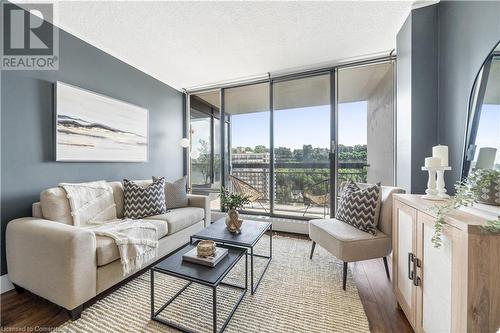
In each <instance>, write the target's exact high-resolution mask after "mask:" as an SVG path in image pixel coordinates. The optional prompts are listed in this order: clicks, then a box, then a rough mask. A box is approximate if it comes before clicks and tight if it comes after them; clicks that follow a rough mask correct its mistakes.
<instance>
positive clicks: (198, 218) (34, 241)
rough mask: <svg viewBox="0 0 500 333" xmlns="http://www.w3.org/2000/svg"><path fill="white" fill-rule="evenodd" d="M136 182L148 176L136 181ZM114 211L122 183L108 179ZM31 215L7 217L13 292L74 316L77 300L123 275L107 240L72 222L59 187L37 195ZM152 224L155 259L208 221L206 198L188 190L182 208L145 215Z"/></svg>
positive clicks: (120, 214) (120, 202)
mask: <svg viewBox="0 0 500 333" xmlns="http://www.w3.org/2000/svg"><path fill="white" fill-rule="evenodd" d="M139 182H140V183H142V184H147V183H150V182H151V181H139ZM109 184H110V186H111V187H112V188H113V196H114V200H115V204H116V210H117V216H118V217H119V218H122V217H123V212H124V209H123V187H122V184H121V182H110V183H109ZM32 215H33V217H25V218H19V219H16V220H13V221H10V222H9V223H8V225H7V231H6V251H7V252H6V254H7V268H8V274H9V278H10V280H11V281H12V282H13V283H14V286H15V287H16V289H17V290H18V291H20V292H21V291H23V290H24V289H27V290H29V291H30V292H33V293H34V294H36V295H39V296H41V297H43V298H45V299H47V300H49V301H51V302H53V303H56V304H58V305H60V306H62V307H64V308H66V309H68V310H69V312H70V316H71V318H72V319H76V318H78V317H79V316H80V313H81V311H82V309H83V303H85V302H86V301H88V300H90V299H92V298H93V297H95V296H96V295H98V294H99V293H101V292H103V291H105V290H106V289H108V288H110V287H112V286H113V285H115V284H116V283H118V282H120V281H122V280H123V279H125V278H127V277H128V276H130V275H131V274H134V273H136V272H132V273H130V274H128V275H127V276H123V273H122V265H121V263H120V260H119V259H120V258H119V252H118V247H117V246H116V244H115V242H114V240H113V239H111V238H109V237H104V236H96V235H95V234H94V232H92V231H90V230H87V229H85V228H80V227H75V226H73V219H72V217H71V212H70V206H69V201H68V199H67V197H66V192H65V191H64V190H63V189H62V188H59V187H55V188H50V189H47V190H45V191H43V192H42V193H41V194H40V202H37V203H34V204H33V214H32ZM147 219H148V220H149V221H151V222H152V223H153V224H155V225H156V226H157V227H158V231H159V234H160V237H161V239H160V240H159V249H158V257H157V258H155V259H153V260H151V263H152V262H154V261H156V260H158V259H159V258H161V257H163V256H165V255H167V254H169V253H170V252H172V251H174V250H176V249H177V248H179V247H180V246H182V245H183V244H185V243H187V242H189V236H191V235H192V234H194V233H196V232H198V231H200V230H202V229H203V228H204V227H206V226H207V225H209V224H210V204H209V200H208V197H205V196H197V195H189V196H188V207H183V208H176V209H172V210H170V211H169V212H167V213H166V214H163V215H157V216H151V217H148V218H147Z"/></svg>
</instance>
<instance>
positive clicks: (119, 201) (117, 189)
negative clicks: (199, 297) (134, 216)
mask: <svg viewBox="0 0 500 333" xmlns="http://www.w3.org/2000/svg"><path fill="white" fill-rule="evenodd" d="M134 183H135V184H138V185H140V186H141V187H146V186H148V185H149V184H151V183H152V181H151V180H149V179H147V180H134ZM108 184H109V186H111V188H112V189H113V197H114V198H115V205H116V217H118V218H119V219H121V218H123V217H124V215H125V208H124V205H125V202H124V201H125V199H124V196H123V184H122V182H109V183H108Z"/></svg>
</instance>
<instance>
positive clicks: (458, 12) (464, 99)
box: [438, 1, 500, 191]
mask: <svg viewBox="0 0 500 333" xmlns="http://www.w3.org/2000/svg"><path fill="white" fill-rule="evenodd" d="M498 41H500V2H496V1H453V2H451V1H442V2H440V3H439V114H438V117H439V128H438V140H439V142H440V143H442V144H445V145H448V146H449V148H450V151H449V154H450V165H451V166H452V167H453V170H452V171H451V172H448V173H447V174H446V184H447V187H448V190H449V191H450V190H452V189H453V184H454V183H455V182H456V181H458V180H459V179H460V171H461V167H462V155H463V149H464V136H465V126H466V121H467V113H468V103H469V94H470V92H471V90H472V86H473V84H474V79H475V77H476V75H477V73H478V71H479V69H480V67H481V65H482V63H483V61H484V60H485V58H486V57H487V56H488V54H489V53H490V51H491V50H492V49H493V48H494V47H495V45H496V44H497V43H498Z"/></svg>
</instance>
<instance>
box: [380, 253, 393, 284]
mask: <svg viewBox="0 0 500 333" xmlns="http://www.w3.org/2000/svg"><path fill="white" fill-rule="evenodd" d="M382 259H384V266H385V274H387V278H388V279H389V280H390V279H391V275H390V274H389V264H388V263H387V257H384V258H382Z"/></svg>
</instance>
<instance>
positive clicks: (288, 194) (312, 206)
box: [231, 162, 367, 217]
mask: <svg viewBox="0 0 500 333" xmlns="http://www.w3.org/2000/svg"><path fill="white" fill-rule="evenodd" d="M329 167H330V164H329V162H299V163H297V162H284V163H283V162H281V163H280V162H278V163H275V165H274V172H275V177H274V192H275V201H274V211H275V213H276V214H280V215H290V216H304V217H323V216H326V215H328V212H329V206H330V204H329V193H330V191H329V187H330V181H329V178H330V169H329ZM231 174H232V175H233V176H235V177H237V178H238V179H241V180H242V181H244V182H246V183H248V184H249V185H251V186H252V187H254V188H255V189H256V190H258V191H260V192H261V193H263V194H264V198H263V199H262V200H261V202H260V204H262V205H263V206H264V207H265V209H264V208H263V207H262V206H261V205H260V204H255V203H252V204H249V205H247V206H246V207H245V209H247V210H249V211H255V212H258V213H263V212H264V210H267V211H269V198H270V195H269V183H270V182H271V177H270V173H269V164H267V163H233V164H232V168H231ZM366 176H367V165H366V163H364V162H339V169H338V178H339V180H338V182H337V186H339V185H340V184H341V183H342V182H344V181H346V180H352V181H355V182H366Z"/></svg>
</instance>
